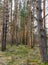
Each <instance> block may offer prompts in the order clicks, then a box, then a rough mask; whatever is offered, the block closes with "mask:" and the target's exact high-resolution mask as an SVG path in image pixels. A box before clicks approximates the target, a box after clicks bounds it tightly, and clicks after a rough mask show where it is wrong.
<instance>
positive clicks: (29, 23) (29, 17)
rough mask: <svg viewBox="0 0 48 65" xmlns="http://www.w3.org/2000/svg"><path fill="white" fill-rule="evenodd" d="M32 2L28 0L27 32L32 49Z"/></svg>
mask: <svg viewBox="0 0 48 65" xmlns="http://www.w3.org/2000/svg"><path fill="white" fill-rule="evenodd" d="M31 8H32V0H28V30H29V45H30V47H31V48H32V47H33V15H32V10H31Z"/></svg>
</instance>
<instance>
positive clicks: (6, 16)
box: [2, 0, 8, 51]
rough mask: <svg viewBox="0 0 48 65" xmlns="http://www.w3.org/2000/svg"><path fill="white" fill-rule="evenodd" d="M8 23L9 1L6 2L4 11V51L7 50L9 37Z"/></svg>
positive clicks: (5, 0)
mask: <svg viewBox="0 0 48 65" xmlns="http://www.w3.org/2000/svg"><path fill="white" fill-rule="evenodd" d="M7 22H8V0H4V9H3V29H2V30H3V31H2V32H3V33H2V51H5V50H6V36H7Z"/></svg>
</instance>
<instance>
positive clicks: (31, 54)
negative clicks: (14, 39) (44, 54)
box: [0, 45, 48, 65]
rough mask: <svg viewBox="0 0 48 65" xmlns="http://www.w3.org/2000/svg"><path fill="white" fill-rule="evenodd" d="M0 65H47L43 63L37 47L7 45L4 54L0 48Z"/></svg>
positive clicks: (47, 64)
mask: <svg viewBox="0 0 48 65" xmlns="http://www.w3.org/2000/svg"><path fill="white" fill-rule="evenodd" d="M0 65H48V63H43V62H42V59H41V56H40V50H39V48H38V47H34V48H33V49H31V48H30V47H29V46H25V45H19V46H15V45H13V46H12V47H11V46H10V45H7V50H6V51H5V52H2V51H1V48H0Z"/></svg>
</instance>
